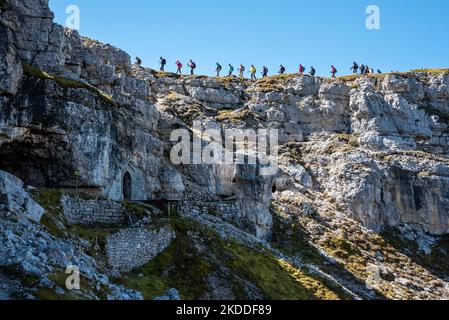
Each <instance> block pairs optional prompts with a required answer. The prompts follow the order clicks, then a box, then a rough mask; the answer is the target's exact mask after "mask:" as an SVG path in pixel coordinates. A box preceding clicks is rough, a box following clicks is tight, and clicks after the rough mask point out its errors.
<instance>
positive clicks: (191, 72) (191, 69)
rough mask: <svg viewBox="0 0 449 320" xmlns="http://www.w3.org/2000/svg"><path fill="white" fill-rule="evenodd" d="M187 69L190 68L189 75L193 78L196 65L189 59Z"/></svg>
mask: <svg viewBox="0 0 449 320" xmlns="http://www.w3.org/2000/svg"><path fill="white" fill-rule="evenodd" d="M189 67H190V74H191V75H192V76H193V75H194V74H195V69H196V63H195V62H193V60H192V59H190V62H189Z"/></svg>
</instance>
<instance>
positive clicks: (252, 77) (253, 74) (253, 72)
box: [249, 64, 257, 81]
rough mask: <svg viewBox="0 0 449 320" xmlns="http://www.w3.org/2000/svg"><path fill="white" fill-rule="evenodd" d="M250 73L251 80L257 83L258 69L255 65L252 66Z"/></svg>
mask: <svg viewBox="0 0 449 320" xmlns="http://www.w3.org/2000/svg"><path fill="white" fill-rule="evenodd" d="M249 72H251V80H254V81H256V80H257V77H256V72H257V69H256V67H255V66H254V65H253V64H252V65H251V68H250V69H249Z"/></svg>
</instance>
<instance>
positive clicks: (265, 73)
mask: <svg viewBox="0 0 449 320" xmlns="http://www.w3.org/2000/svg"><path fill="white" fill-rule="evenodd" d="M136 64H137V65H138V66H140V65H141V64H142V60H141V59H139V58H136ZM159 64H160V71H165V67H166V65H167V60H166V59H165V58H163V57H161V58H160V59H159ZM175 65H176V68H177V69H176V74H182V68H183V64H182V62H181V61H179V60H176V62H175ZM188 67H189V68H190V74H191V75H194V74H195V69H196V67H197V66H196V63H195V62H194V61H193V60H192V59H191V60H190V61H189V63H188ZM222 70H223V67H222V66H221V64H220V63H218V62H217V64H216V68H215V72H216V76H217V77H220V76H221V72H222ZM245 70H246V68H245V66H244V65H242V64H241V65H240V66H239V68H238V72H239V77H240V78H241V79H243V78H244V73H245ZM351 70H352V71H353V73H355V74H359V71H360V74H362V75H365V74H373V73H374V69H373V68H371V67H369V66H368V65H364V64H362V65H360V66H359V64H358V63H357V62H353V65H352V67H351ZM234 71H235V68H234V66H233V65H232V64H229V65H228V73H227V75H228V77H232V76H233V75H234ZM285 71H286V68H285V67H284V66H283V65H282V64H281V65H280V67H279V71H278V73H279V74H280V75H283V74H284V73H285ZM248 72H249V73H250V74H251V80H254V81H256V80H257V69H256V67H255V66H254V65H253V64H252V65H251V67H250V69H249V71H248ZM268 72H269V70H268V67H266V66H263V67H262V72H261V75H262V78H266V77H268ZM298 73H299V74H300V75H304V74H305V73H306V67H304V66H303V65H302V64H300V65H299V70H298ZM330 73H331V75H332V78H336V76H337V73H338V70H337V68H335V66H334V65H332V66H331V70H330ZM377 73H378V74H381V73H382V72H381V71H380V70H379V69H378V70H377ZM315 74H316V70H315V68H314V67H313V66H312V67H310V71H309V75H310V76H312V77H315Z"/></svg>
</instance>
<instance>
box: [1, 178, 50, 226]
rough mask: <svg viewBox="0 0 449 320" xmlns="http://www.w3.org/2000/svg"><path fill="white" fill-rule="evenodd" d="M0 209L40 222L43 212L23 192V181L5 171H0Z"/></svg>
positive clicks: (20, 217)
mask: <svg viewBox="0 0 449 320" xmlns="http://www.w3.org/2000/svg"><path fill="white" fill-rule="evenodd" d="M1 211H4V212H6V213H8V214H13V215H14V216H16V217H18V218H19V219H28V220H31V221H34V222H40V220H41V218H42V215H43V214H44V212H45V210H44V208H42V207H41V206H40V205H39V204H38V203H37V202H36V201H34V200H33V199H31V197H30V196H29V195H28V193H26V192H25V190H24V188H23V182H22V181H21V180H20V179H18V178H16V177H15V176H13V175H11V174H9V173H7V172H5V171H0V212H1Z"/></svg>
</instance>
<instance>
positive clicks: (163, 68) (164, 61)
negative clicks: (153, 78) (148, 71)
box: [159, 57, 167, 71]
mask: <svg viewBox="0 0 449 320" xmlns="http://www.w3.org/2000/svg"><path fill="white" fill-rule="evenodd" d="M159 63H160V65H161V68H160V70H161V71H164V70H165V65H166V64H167V60H165V58H162V57H161V58H160V60H159Z"/></svg>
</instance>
